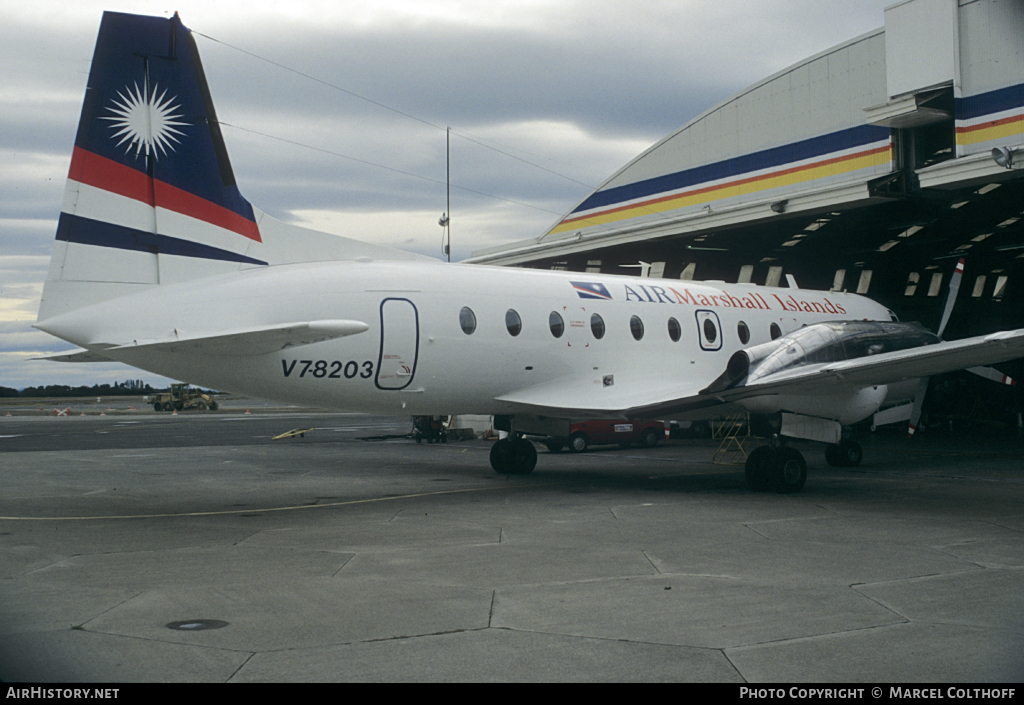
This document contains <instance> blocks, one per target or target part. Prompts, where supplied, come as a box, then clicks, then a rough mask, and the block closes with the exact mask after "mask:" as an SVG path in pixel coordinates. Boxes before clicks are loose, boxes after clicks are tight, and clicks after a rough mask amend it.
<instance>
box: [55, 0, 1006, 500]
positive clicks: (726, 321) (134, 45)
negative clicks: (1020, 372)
mask: <svg viewBox="0 0 1024 705" xmlns="http://www.w3.org/2000/svg"><path fill="white" fill-rule="evenodd" d="M790 284H791V285H790V287H788V288H786V287H780V288H775V287H762V286H755V285H752V284H727V283H723V282H694V281H679V280H659V279H650V278H638V277H630V276H614V275H606V274H592V273H578V272H556V271H540V270H529V269H515V268H504V267H487V266H479V265H467V264H457V263H456V264H449V263H442V262H440V261H439V260H436V259H433V258H429V257H425V256H421V255H416V254H412V253H407V252H402V251H398V250H394V249H390V248H386V247H381V246H377V245H372V244H369V243H364V242H359V241H356V240H353V239H348V238H344V237H340V236H336V235H330V234H326V233H322V232H316V231H312V230H307V229H303V228H299V227H296V226H293V225H289V224H286V223H284V222H281V221H279V220H276V219H274V218H271V217H270V216H268V215H267V214H265V213H263V212H262V211H260V210H258V209H257V208H254V207H253V206H252V205H251V204H250V203H249V202H248V201H247V200H246V199H245V198H244V197H243V196H242V195H241V193H240V192H239V189H238V187H237V184H236V182H235V178H234V175H233V172H232V169H231V164H230V160H229V159H228V154H227V150H226V147H225V144H224V139H223V136H222V134H221V130H220V124H219V123H218V120H217V115H216V112H215V110H214V106H213V101H212V99H211V97H210V91H209V88H208V86H207V82H206V79H205V74H204V71H203V68H202V64H201V62H200V58H199V53H198V50H197V47H196V43H195V41H194V39H193V37H192V35H191V33H190V31H189V30H188V29H186V28H185V26H184V25H183V24H182V21H181V19H180V18H179V17H178V16H177V14H175V16H174V17H172V18H170V19H166V18H160V17H146V16H136V15H129V14H122V13H113V12H107V13H104V15H103V19H102V22H101V26H100V30H99V35H98V37H97V43H96V49H95V55H94V58H93V62H92V68H91V72H90V75H89V83H88V89H87V91H86V95H85V100H84V103H83V107H82V114H81V120H80V124H79V127H78V132H77V135H76V139H75V145H74V150H73V152H72V158H71V165H70V168H69V173H68V180H67V186H66V190H65V194H64V200H63V204H62V207H61V214H60V219H59V222H58V226H57V234H56V240H55V243H54V248H53V255H52V259H51V264H50V270H49V273H48V275H47V279H46V282H45V284H44V289H43V295H42V299H41V302H40V308H39V316H38V321H37V323H36V324H35V326H36V327H37V328H39V329H41V330H43V331H45V332H47V333H49V334H52V335H54V336H57V337H59V338H62V339H64V340H66V341H69V342H72V343H74V344H76V345H78V346H80V348H81V349H80V350H78V351H74V352H71V353H65V354H60V355H55V356H51V357H50V358H49V359H54V360H61V361H68V362H89V361H109V360H116V361H119V362H123V363H126V364H128V365H132V366H134V367H138V368H141V369H143V370H148V371H150V372H154V373H158V374H161V375H164V376H167V377H172V378H176V379H187V380H189V381H190V382H192V383H194V384H199V385H202V386H204V387H210V388H215V389H221V390H225V391H232V392H237V393H242V394H248V395H255V396H261V397H267V398H275V399H280V400H282V401H290V402H293V403H298V404H306V405H314V406H321V407H328V408H337V409H343V410H349V411H365V412H373V413H388V414H404V415H437V414H450V413H452V412H458V413H461V414H481V415H490V416H493V417H494V423H495V426H496V427H497V428H498V429H500V430H504V431H507V432H508V436H507V437H506V438H504V439H502V440H500V441H498V442H496V443H494V444H493V446H492V449H491V452H490V463H491V466H492V467H493V469H494V470H495V471H496V472H498V473H500V474H506V475H517V474H526V473H529V472H531V471H532V470H533V469H534V468H535V466H536V463H537V451H536V449H535V448H534V446H533V444H532V443H531V442H530V441H529V440H527V439H526V438H525V436H526V435H529V434H544V435H560V434H565V432H566V431H567V429H568V427H569V425H570V423H571V422H572V421H578V420H583V419H588V418H602V419H610V418H621V419H666V420H667V419H681V420H686V419H708V418H714V417H716V416H720V415H723V414H726V413H730V412H735V411H743V412H748V413H750V414H751V418H752V423H753V424H757V425H758V426H759V427H760V428H763V429H765V433H766V434H767V435H768V436H769V437H770V441H769V444H768V445H766V446H762V447H761V448H758V449H756V450H754V451H753V452H752V453H751V454H750V456H749V458H748V460H747V463H746V468H745V474H746V477H747V481H748V483H749V484H750V486H751V487H752V488H754V489H756V490H774V491H778V492H796V491H799V490H800V489H801V488H802V487H803V485H804V482H805V480H806V474H807V472H806V462H805V460H804V458H803V456H802V454H801V453H800V452H798V451H797V450H795V449H793V448H792V447H791V446H789V445H787V444H786V443H785V440H786V439H788V438H803V439H811V440H816V441H822V442H825V443H827V444H829V450H828V451H827V453H826V457H827V458H828V460H829V462H832V463H833V464H838V465H842V464H855V463H856V462H859V460H860V457H861V450H860V447H859V446H857V445H856V443H855V442H853V441H851V440H849V439H844V435H843V429H844V427H848V426H850V425H851V424H854V423H856V422H858V421H860V420H862V419H864V418H866V417H868V416H870V415H871V414H873V413H874V412H876V411H877V410H878V409H879V408H881V407H883V405H888V404H891V403H892V402H893V399H894V398H896V397H902V398H905V399H909V398H911V397H913V396H914V390H915V388H917V387H918V386H919V385H920V382H919V381H918V380H920V379H923V378H926V377H927V376H929V375H933V374H938V373H940V372H946V371H951V370H956V369H961V368H965V367H976V366H983V365H991V364H995V363H998V362H1003V361H1007V360H1011V359H1015V358H1017V357H1021V356H1022V355H1024V329H1019V330H1013V331H1004V332H999V333H994V334H991V335H984V336H978V337H973V338H968V339H965V340H959V341H952V342H944V341H941V339H940V336H939V335H937V334H934V333H930V332H928V331H926V330H924V329H923V328H922V327H920V326H919V325H917V324H910V323H901V322H899V321H896V320H895V316H894V315H893V314H892V313H891V312H890V311H889V310H887V309H886V308H885V307H884V306H882V305H880V304H878V303H876V302H874V301H872V300H870V299H868V298H866V297H863V296H858V295H855V294H850V293H846V292H844V291H828V292H825V291H809V290H803V289H799V288H796V287H795V286H793V285H794V284H795V283H794V282H792V281H791V282H790ZM947 317H948V314H947Z"/></svg>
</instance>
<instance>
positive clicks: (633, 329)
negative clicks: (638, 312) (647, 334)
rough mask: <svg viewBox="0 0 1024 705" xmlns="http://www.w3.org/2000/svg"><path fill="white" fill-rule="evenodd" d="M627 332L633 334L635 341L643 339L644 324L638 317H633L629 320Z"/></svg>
mask: <svg viewBox="0 0 1024 705" xmlns="http://www.w3.org/2000/svg"><path fill="white" fill-rule="evenodd" d="M629 332H630V333H632V334H633V338H634V339H635V340H640V339H641V338H643V337H644V322H643V321H641V320H640V316H633V317H632V318H630V319H629Z"/></svg>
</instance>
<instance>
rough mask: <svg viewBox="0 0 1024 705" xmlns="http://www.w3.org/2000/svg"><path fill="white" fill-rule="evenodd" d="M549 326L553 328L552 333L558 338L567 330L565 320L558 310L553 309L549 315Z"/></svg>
mask: <svg viewBox="0 0 1024 705" xmlns="http://www.w3.org/2000/svg"><path fill="white" fill-rule="evenodd" d="M548 328H550V329H551V335H553V336H555V337H556V338H561V337H562V333H564V332H565V321H563V320H562V317H561V316H560V315H558V312H557V311H552V312H551V314H550V315H549V316H548Z"/></svg>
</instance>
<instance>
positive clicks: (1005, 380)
mask: <svg viewBox="0 0 1024 705" xmlns="http://www.w3.org/2000/svg"><path fill="white" fill-rule="evenodd" d="M967 371H968V372H973V373H974V374H976V375H978V376H979V377H984V378H985V379H990V380H992V381H993V382H995V383H996V384H1009V385H1014V384H1017V380H1015V379H1014V378H1013V377H1011V376H1009V375H1004V374H1003V373H1002V372H1000V371H999V370H997V369H996V368H994V367H968V368H967Z"/></svg>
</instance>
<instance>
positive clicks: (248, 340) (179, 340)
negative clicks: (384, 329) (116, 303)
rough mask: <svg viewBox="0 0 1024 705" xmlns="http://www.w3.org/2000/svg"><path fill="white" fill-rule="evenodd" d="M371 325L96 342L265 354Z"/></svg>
mask: <svg viewBox="0 0 1024 705" xmlns="http://www.w3.org/2000/svg"><path fill="white" fill-rule="evenodd" d="M369 329H370V326H369V325H367V324H366V323H363V322H362V321H343V320H325V321H304V322H296V323H282V324H277V325H270V326H255V327H251V328H238V329H235V330H229V331H222V332H219V333H215V334H201V335H189V334H188V333H187V332H184V331H175V332H174V334H173V335H172V336H170V337H168V338H166V339H161V340H137V341H132V342H131V343H121V344H106V345H99V346H97V347H100V348H102V349H103V353H110V354H111V356H112V357H117V353H119V352H126V351H132V350H143V349H145V350H149V351H160V352H173V353H189V354H201V355H215V356H236V355H237V356H243V357H245V356H250V355H265V354H267V353H273V352H277V351H278V350H284V349H285V348H295V347H299V346H302V345H311V344H313V343H321V342H323V341H325V340H333V339H334V338H343V337H345V336H348V335H358V334H359V333H365V332H366V331H367V330H369Z"/></svg>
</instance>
